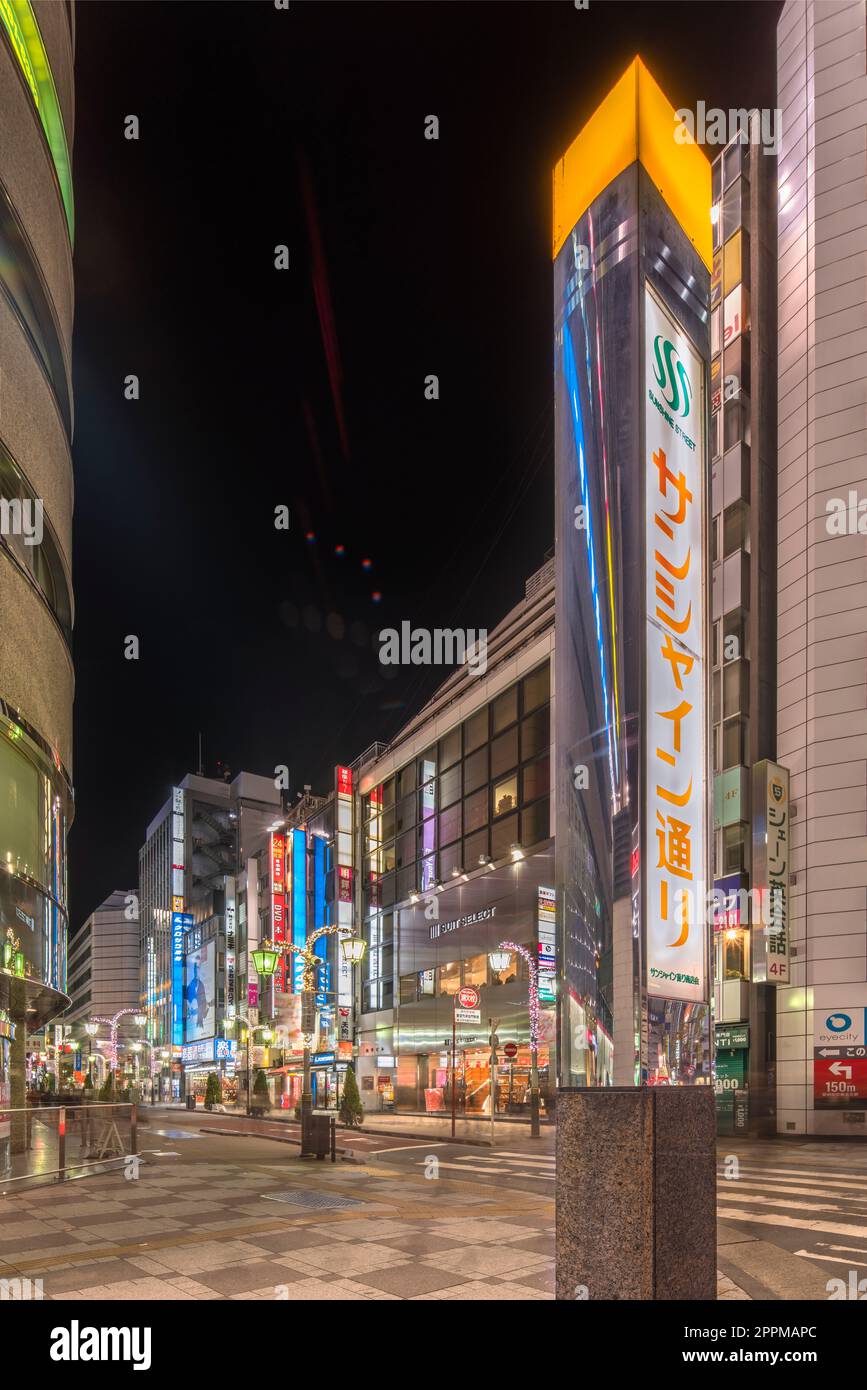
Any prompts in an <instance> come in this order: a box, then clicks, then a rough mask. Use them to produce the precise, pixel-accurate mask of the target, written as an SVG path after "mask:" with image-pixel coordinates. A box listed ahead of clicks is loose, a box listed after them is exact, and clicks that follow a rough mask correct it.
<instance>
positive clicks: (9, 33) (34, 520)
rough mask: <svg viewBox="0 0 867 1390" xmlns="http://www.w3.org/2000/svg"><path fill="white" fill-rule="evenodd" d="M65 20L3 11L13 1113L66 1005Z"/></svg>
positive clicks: (68, 425) (1, 683) (6, 777)
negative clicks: (36, 1032)
mask: <svg viewBox="0 0 867 1390" xmlns="http://www.w3.org/2000/svg"><path fill="white" fill-rule="evenodd" d="M73 24H74V18H73V7H72V6H71V5H57V4H52V3H49V0H32V3H31V2H30V0H12V3H8V4H3V5H2V6H0V129H2V131H3V138H2V142H0V375H2V383H3V385H2V411H0V611H2V614H3V622H2V624H0V860H2V864H3V869H4V872H3V873H2V874H0V1098H3V1099H5V1100H7V1102H8V1100H10V1099H11V1102H12V1104H13V1105H22V1104H23V1100H24V1084H25V1078H24V1059H25V1049H26V1045H27V1039H26V1027H25V1023H26V1026H27V1027H39V1026H40V1025H42V1024H44V1023H45V1022H46V1021H47V1020H50V1019H53V1018H55V1017H56V1016H57V1015H58V1014H59V1013H60V1012H61V1011H62V1009H63V1008H64V1007H65V1006H66V1004H67V1002H68V1001H67V999H66V996H65V994H64V990H65V987H66V936H67V895H66V834H67V830H68V827H69V823H70V821H71V818H72V807H73V802H72V781H71V777H72V698H73V667H72V657H71V654H70V640H71V629H72V579H71V537H72V460H71V453H70V440H71V436H72V376H71V356H70V354H71V339H72V315H73V279H72V237H73V200H72V180H71V158H72V155H71V149H72V132H73ZM10 1052H11V1057H10ZM10 1087H11V1089H10Z"/></svg>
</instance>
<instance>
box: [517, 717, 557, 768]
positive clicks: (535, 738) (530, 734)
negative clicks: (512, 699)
mask: <svg viewBox="0 0 867 1390" xmlns="http://www.w3.org/2000/svg"><path fill="white" fill-rule="evenodd" d="M550 713H551V711H550V706H549V705H546V706H545V707H544V708H543V709H539V710H536V713H535V714H531V715H530V716H529V717H528V718H527V719H525V720H524V722H523V723H522V725H521V757H522V758H523V759H524V760H525V761H526V759H527V758H535V757H536V755H537V754H538V753H543V752H545V751H547V749H548V747H549V745H550V742H551V718H550Z"/></svg>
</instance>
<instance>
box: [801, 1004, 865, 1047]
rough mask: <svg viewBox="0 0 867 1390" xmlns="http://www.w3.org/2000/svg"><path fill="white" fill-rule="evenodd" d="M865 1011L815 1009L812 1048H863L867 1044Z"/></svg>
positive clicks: (845, 1008)
mask: <svg viewBox="0 0 867 1390" xmlns="http://www.w3.org/2000/svg"><path fill="white" fill-rule="evenodd" d="M865 1023H867V1009H865V1008H864V1007H863V1006H862V1005H859V1006H858V1007H857V1008H848V1007H844V1008H840V1009H816V1011H815V1013H814V1016H813V1046H814V1047H863V1046H864V1045H865V1043H867V1031H865Z"/></svg>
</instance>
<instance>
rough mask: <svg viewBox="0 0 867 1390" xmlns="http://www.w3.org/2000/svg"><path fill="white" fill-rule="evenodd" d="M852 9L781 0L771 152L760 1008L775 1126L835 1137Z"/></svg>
mask: <svg viewBox="0 0 867 1390" xmlns="http://www.w3.org/2000/svg"><path fill="white" fill-rule="evenodd" d="M865 29H867V15H865V0H787V3H786V5H785V7H784V9H783V12H782V15H781V17H780V21H779V27H778V31H777V87H778V105H779V107H780V108H781V111H782V117H781V126H782V138H781V148H780V155H779V194H780V201H779V247H778V250H779V267H778V302H779V362H780V371H779V381H778V403H779V439H778V460H777V463H778V489H779V523H778V538H777V539H778V620H779V647H778V665H777V676H778V692H777V704H778V740H777V757H778V760H779V761H780V762H781V763H783V764H785V765H787V766H788V767H789V768H790V770H791V774H792V782H791V795H792V801H793V802H794V803H795V805H796V806H797V811H798V814H797V816H796V818H795V819H794V821H793V838H792V868H793V869H794V871H795V872H796V873H797V883H796V884H795V885H794V887H793V889H792V906H793V922H792V935H793V941H794V943H795V944H796V946H797V951H798V954H797V957H796V959H795V961H794V962H793V980H792V983H793V988H791V989H780V990H779V991H778V996H777V1026H778V1128H779V1129H780V1131H782V1132H788V1133H791V1132H797V1133H817V1134H818V1133H823V1134H827V1133H841V1134H852V1133H857V1132H858V1130H857V1129H855V1127H853V1126H852V1125H850V1124H848V1123H845V1122H844V1121H843V1120H842V1118H841V1116H840V1115H839V1114H837V1113H834V1112H828V1111H814V1110H813V1104H812V1057H813V1008H814V1007H815V1008H816V1009H817V1010H819V1009H832V1008H845V1007H847V1006H851V1007H857V1006H859V1005H863V1004H864V1003H867V536H862V535H857V534H856V535H846V536H841V537H834V536H831V535H829V534H828V532H827V527H826V520H827V512H826V502H827V501H828V499H829V498H832V497H841V498H843V499H847V500H848V494H849V491H850V490H854V491H855V492H856V493H857V494H858V497H859V499H860V498H864V499H867V47H865Z"/></svg>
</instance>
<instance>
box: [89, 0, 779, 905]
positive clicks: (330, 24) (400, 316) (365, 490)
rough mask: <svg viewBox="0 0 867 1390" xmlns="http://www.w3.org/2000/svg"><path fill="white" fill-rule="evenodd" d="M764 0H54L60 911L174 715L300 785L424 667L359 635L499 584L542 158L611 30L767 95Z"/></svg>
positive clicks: (121, 826)
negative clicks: (58, 128)
mask: <svg viewBox="0 0 867 1390" xmlns="http://www.w3.org/2000/svg"><path fill="white" fill-rule="evenodd" d="M780 8H781V7H780V4H779V3H777V2H776V0H774V2H773V3H772V2H771V0H756V2H755V3H744V4H741V3H713V4H711V3H708V4H704V3H696V2H695V0H690V3H683V4H666V3H663V2H662V0H656V2H654V3H649V2H647V3H640V4H631V3H625V0H623V2H621V0H591V5H590V9H589V10H588V11H586V12H585V11H577V10H575V8H574V6H573V5H572V3H571V2H570V0H561V2H560V3H557V4H546V3H541V2H540V0H534V3H527V4H525V3H518V2H516V3H493V2H492V3H466V2H465V3H460V4H448V3H445V4H443V3H438V4H425V3H402V2H401V0H394V2H393V3H385V4H372V3H371V4H368V3H363V2H360V0H355V3H351V4H331V3H303V0H292V3H291V4H290V8H289V10H288V11H281V10H275V8H274V6H273V4H272V3H271V0H245V3H232V0H225V2H224V3H212V2H211V0H197V2H196V3H185V2H184V0H176V2H175V3H157V2H156V0H149V3H130V0H126V3H123V4H121V3H118V2H117V0H115V2H114V3H102V0H79V3H78V5H77V53H76V71H77V81H76V87H77V111H76V131H75V180H76V224H77V225H76V248H75V267H76V328H75V406H76V428H75V442H74V459H75V471H76V506H75V540H74V581H75V594H76V623H75V657H76V669H77V690H76V701H75V755H74V774H75V785H76V817H75V824H74V826H73V828H72V831H71V836H70V860H71V862H70V884H71V900H72V916H71V923H72V925H73V927H77V926H78V925H79V924H80V922H81V920H82V919H83V917H84V916H85V915H86V914H87V913H88V912H89V911H91V910H92V908H93V907H95V906H96V905H97V904H98V903H99V902H100V901H101V900H102V899H103V898H104V897H105V896H106V895H107V894H108V893H109V892H110V891H111V890H112V889H114V888H126V887H128V886H132V885H134V883H135V881H136V877H137V863H138V858H137V856H138V848H139V845H140V844H141V842H142V840H143V838H144V832H145V828H146V826H147V823H148V821H149V820H150V818H151V817H152V816H153V815H154V814H155V812H156V811H157V810H158V808H159V806H160V805H161V803H162V801H163V800H164V798H165V796H166V795H167V792H168V788H169V786H170V785H171V783H172V782H173V781H176V780H177V779H178V778H180V777H181V776H182V775H183V774H184V773H185V772H187V771H190V770H195V762H196V748H197V734H198V731H199V730H201V732H202V734H203V738H204V746H205V762H206V770H207V771H209V772H211V773H213V772H214V770H215V765H216V761H217V759H221V760H222V761H223V762H224V763H227V764H228V765H229V766H230V767H231V768H232V769H233V770H235V771H238V770H240V769H242V768H244V769H247V770H250V771H254V772H260V773H268V774H270V775H273V769H274V767H275V764H278V763H286V764H287V765H288V766H289V768H290V773H291V776H292V781H293V787H294V789H300V788H301V786H302V785H303V784H304V783H305V782H309V783H311V784H312V785H313V788H314V790H327V789H328V788H329V787H330V784H331V778H332V769H333V765H334V764H335V763H336V762H341V761H350V760H351V759H353V758H354V757H355V756H356V755H357V754H358V753H359V752H361V750H362V749H364V748H365V747H366V746H367V745H368V744H369V743H370V742H372V741H373V740H374V739H382V740H384V741H387V740H388V739H389V738H390V737H391V736H392V735H393V734H394V733H395V732H396V731H397V729H398V728H399V727H400V725H401V724H402V723H403V722H404V721H405V719H406V718H408V717H409V716H410V715H411V714H412V713H413V712H414V710H415V709H416V708H417V705H418V704H419V703H420V702H421V700H422V699H423V698H425V697H426V696H427V695H428V694H430V693H431V691H432V690H433V688H434V687H435V685H436V684H437V683H438V680H439V679H440V678H441V677H442V676H443V675H444V672H443V671H442V669H440V670H439V671H431V670H427V671H425V670H423V671H422V672H421V675H420V674H419V668H412V667H411V668H397V669H398V675H397V676H395V677H394V678H393V679H390V680H387V679H385V675H386V673H387V671H388V668H383V667H382V666H380V664H379V662H378V659H377V656H376V652H375V650H374V648H373V647H372V645H371V636H372V634H374V633H375V632H377V631H378V630H379V629H380V628H381V627H386V626H396V625H398V624H399V623H400V622H401V620H402V619H409V620H411V621H412V622H413V623H414V624H418V625H424V626H427V627H434V626H440V627H451V626H463V627H476V628H477V627H488V628H491V627H493V626H494V624H495V623H496V622H497V621H498V620H499V618H501V617H502V616H503V614H504V613H505V612H506V611H507V610H508V609H509V608H510V607H511V606H512V605H513V604H514V603H515V602H517V600H518V599H519V598H520V597H521V595H522V592H523V582H524V578H525V577H526V575H528V574H530V573H532V572H533V570H535V569H537V568H538V566H539V565H540V564H541V563H542V561H543V558H544V554H545V551H546V550H547V549H548V547H550V545H551V544H552V540H553V420H552V353H551V293H552V291H551V262H550V236H551V225H550V224H551V210H550V188H551V168H552V166H553V164H554V162H555V160H556V159H557V157H558V156H559V155H560V154H561V153H562V152H563V150H564V149H565V148H566V146H567V145H568V144H569V143H570V142H571V140H572V139H573V138H574V136H575V135H576V134H577V132H578V130H579V129H580V127H581V125H582V124H583V123H584V121H585V120H586V119H587V117H588V116H589V115H590V114H591V113H592V111H593V110H594V108H595V107H596V105H597V104H598V102H599V101H600V100H601V99H602V98H603V97H604V95H605V93H606V92H607V91H608V89H609V88H610V86H611V85H612V84H613V82H614V81H615V80H616V79H617V78H618V77H619V76H620V75H621V73H622V71H623V70H624V68H625V67H626V66H627V64H628V63H629V61H630V60H631V59H632V57H633V56H634V55H635V53H636V52H639V53H640V54H641V55H642V57H643V58H644V60H645V61H646V62H647V63H648V65H649V66H650V68H651V70H652V72H653V73H654V75H655V76H656V78H657V80H658V81H659V82H660V84H661V86H662V87H663V89H664V90H665V91H666V93H667V95H668V96H669V97H670V99H671V100H672V101H673V103H674V104H675V106H692V107H694V106H695V103H696V102H697V101H698V100H699V99H702V100H704V101H705V102H706V103H707V105H708V106H717V105H718V106H725V107H728V106H743V105H746V106H750V105H758V106H773V105H774V85H775V82H774V63H775V47H774V41H775V25H776V20H777V17H778V14H779V11H780ZM131 114H133V115H136V116H138V118H139V121H140V138H139V140H138V141H128V140H126V139H124V119H125V117H127V116H128V115H131ZM429 114H435V115H437V116H438V117H439V121H440V139H439V141H438V142H433V141H427V140H425V139H424V118H425V116H427V115H429ZM711 153H713V152H711ZM278 244H286V245H288V247H289V255H290V268H289V269H288V270H287V271H282V272H278V271H276V270H275V269H274V247H275V246H276V245H278ZM130 373H135V374H136V375H138V376H139V378H140V382H141V399H140V400H139V401H126V400H125V399H124V389H123V383H124V378H125V377H126V376H127V375H128V374H130ZM428 373H436V374H437V375H438V376H439V379H440V390H441V398H440V400H439V401H437V402H429V401H426V400H425V399H424V390H423V383H424V378H425V376H426V375H427V374H428ZM280 504H285V505H287V506H288V507H289V509H290V529H289V530H288V532H286V531H277V530H275V528H274V524H273V518H274V508H275V507H276V506H278V505H280ZM309 531H312V532H313V533H314V535H315V537H316V539H315V542H313V543H310V542H309V541H307V540H306V539H305V536H306V533H307V532H309ZM338 545H342V546H344V547H345V553H344V554H343V555H342V556H340V555H338V554H336V552H335V547H336V546H338ZM363 560H370V561H372V567H371V568H370V569H367V570H366V569H364V568H363V567H362V561H363ZM377 591H378V592H379V593H381V595H382V598H381V602H379V603H378V604H377V603H375V602H374V601H373V599H372V597H371V595H372V594H373V593H374V592H377ZM329 615H332V616H331V618H330V620H329V621H328V622H326V620H327V619H328V617H329ZM341 624H342V627H341ZM341 630H342V631H343V634H344V635H342V636H341V635H340V634H341ZM128 634H135V635H136V636H138V638H139V640H140V644H141V654H140V659H139V660H138V661H127V660H125V659H124V639H125V637H126V636H127V635H128ZM332 634H336V635H332Z"/></svg>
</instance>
